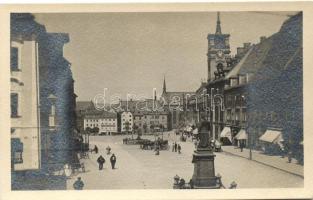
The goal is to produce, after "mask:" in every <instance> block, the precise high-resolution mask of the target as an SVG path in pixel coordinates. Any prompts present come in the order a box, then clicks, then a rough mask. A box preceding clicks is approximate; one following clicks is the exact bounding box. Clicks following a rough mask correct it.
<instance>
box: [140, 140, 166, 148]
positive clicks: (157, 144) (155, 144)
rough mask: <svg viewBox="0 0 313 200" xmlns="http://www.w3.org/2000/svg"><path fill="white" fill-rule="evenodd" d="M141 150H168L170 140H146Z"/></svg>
mask: <svg viewBox="0 0 313 200" xmlns="http://www.w3.org/2000/svg"><path fill="white" fill-rule="evenodd" d="M140 148H141V149H143V150H153V149H157V148H159V150H168V149H169V145H168V140H156V141H151V140H144V141H143V142H142V143H141V145H140Z"/></svg>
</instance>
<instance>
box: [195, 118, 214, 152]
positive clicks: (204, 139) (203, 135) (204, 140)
mask: <svg viewBox="0 0 313 200" xmlns="http://www.w3.org/2000/svg"><path fill="white" fill-rule="evenodd" d="M198 130H199V139H200V142H199V145H198V147H200V148H208V147H210V145H209V138H210V130H211V126H210V122H209V121H208V120H206V118H205V116H204V115H202V116H201V123H200V124H199V128H198Z"/></svg>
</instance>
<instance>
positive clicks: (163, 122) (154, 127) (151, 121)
mask: <svg viewBox="0 0 313 200" xmlns="http://www.w3.org/2000/svg"><path fill="white" fill-rule="evenodd" d="M133 117H134V127H136V128H138V129H141V131H142V133H144V134H145V133H151V132H154V131H167V130H168V124H167V123H168V119H167V117H168V113H167V112H165V111H154V112H153V111H138V112H135V113H133Z"/></svg>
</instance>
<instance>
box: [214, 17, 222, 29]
mask: <svg viewBox="0 0 313 200" xmlns="http://www.w3.org/2000/svg"><path fill="white" fill-rule="evenodd" d="M215 34H222V28H221V21H220V12H217V21H216V31H215Z"/></svg>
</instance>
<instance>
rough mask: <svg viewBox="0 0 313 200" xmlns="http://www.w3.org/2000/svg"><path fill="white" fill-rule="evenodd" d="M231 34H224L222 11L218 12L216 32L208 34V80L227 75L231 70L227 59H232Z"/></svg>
mask: <svg viewBox="0 0 313 200" xmlns="http://www.w3.org/2000/svg"><path fill="white" fill-rule="evenodd" d="M229 36H230V35H229V34H222V29H221V21H220V13H219V12H217V22H216V31H215V34H208V38H207V39H208V53H207V56H208V81H212V80H215V79H218V78H220V77H223V76H225V74H226V73H227V72H228V71H229V70H230V69H229V68H228V65H227V61H228V60H229V59H230V48H229Z"/></svg>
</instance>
